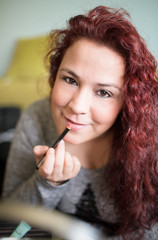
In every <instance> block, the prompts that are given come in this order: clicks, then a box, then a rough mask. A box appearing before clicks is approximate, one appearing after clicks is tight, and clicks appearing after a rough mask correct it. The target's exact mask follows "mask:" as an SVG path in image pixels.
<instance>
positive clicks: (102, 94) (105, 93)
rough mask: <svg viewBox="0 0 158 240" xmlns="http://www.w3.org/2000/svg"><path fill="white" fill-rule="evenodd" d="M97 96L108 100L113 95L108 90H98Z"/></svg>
mask: <svg viewBox="0 0 158 240" xmlns="http://www.w3.org/2000/svg"><path fill="white" fill-rule="evenodd" d="M97 95H99V96H100V97H103V98H108V97H111V96H112V94H111V93H110V92H108V91H106V90H98V91H97Z"/></svg>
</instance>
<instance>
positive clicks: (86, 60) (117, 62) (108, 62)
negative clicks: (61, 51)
mask: <svg viewBox="0 0 158 240" xmlns="http://www.w3.org/2000/svg"><path fill="white" fill-rule="evenodd" d="M60 68H70V69H71V70H73V71H75V73H76V74H77V75H79V76H80V75H81V76H82V75H83V76H86V75H87V77H88V76H90V77H93V78H95V77H97V78H98V79H100V81H104V80H106V79H108V80H109V79H111V80H117V79H119V80H121V81H123V77H124V72H125V62H124V58H123V57H122V56H121V55H120V54H119V53H117V52H115V51H114V50H112V49H110V48H109V47H106V46H103V45H99V44H97V43H95V42H92V41H89V40H85V39H80V40H78V41H76V42H75V43H74V44H73V45H72V46H71V47H69V48H68V49H67V51H66V52H65V55H64V57H63V59H62V62H61V64H60V66H59V69H60ZM120 84H121V83H120Z"/></svg>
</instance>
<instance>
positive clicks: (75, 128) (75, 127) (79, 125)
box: [66, 118, 88, 131]
mask: <svg viewBox="0 0 158 240" xmlns="http://www.w3.org/2000/svg"><path fill="white" fill-rule="evenodd" d="M66 120H67V123H68V124H70V125H71V130H73V131H79V130H81V129H82V128H84V127H85V126H87V125H88V124H83V123H77V122H73V121H71V120H70V119H68V118H66Z"/></svg>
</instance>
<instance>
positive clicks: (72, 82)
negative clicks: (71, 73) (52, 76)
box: [63, 77, 78, 86]
mask: <svg viewBox="0 0 158 240" xmlns="http://www.w3.org/2000/svg"><path fill="white" fill-rule="evenodd" d="M63 79H64V81H65V82H66V83H68V84H72V85H75V86H77V85H78V84H77V82H76V81H75V80H74V79H73V78H71V77H63Z"/></svg>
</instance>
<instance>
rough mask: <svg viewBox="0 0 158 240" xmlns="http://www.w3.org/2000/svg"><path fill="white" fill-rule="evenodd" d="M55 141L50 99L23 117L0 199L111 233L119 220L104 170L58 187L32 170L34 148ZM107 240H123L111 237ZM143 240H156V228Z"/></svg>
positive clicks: (89, 171)
mask: <svg viewBox="0 0 158 240" xmlns="http://www.w3.org/2000/svg"><path fill="white" fill-rule="evenodd" d="M56 137H57V132H56V129H55V126H54V123H53V119H52V115H51V107H50V102H49V99H43V100H40V101H38V102H36V103H34V104H32V105H31V106H30V107H28V108H27V109H26V110H25V111H24V112H23V113H22V116H21V118H20V120H19V122H18V125H17V127H16V131H15V136H14V140H13V143H12V146H11V150H10V154H9V158H8V161H7V167H6V174H5V181H4V189H3V197H9V198H11V199H14V200H18V201H25V202H27V203H33V204H41V205H43V206H45V207H49V208H51V209H55V208H56V209H58V210H60V211H62V212H64V213H67V214H71V215H75V216H77V217H78V218H81V219H83V220H84V221H87V222H90V223H91V224H93V225H94V224H95V226H96V225H97V227H98V226H100V227H101V228H102V229H104V230H106V231H107V232H108V231H112V230H113V227H115V223H116V222H117V221H119V216H118V215H117V214H116V206H115V204H114V202H113V201H112V199H110V197H109V191H108V188H107V187H106V184H105V183H104V184H103V183H102V181H103V180H102V179H103V174H106V168H105V167H103V168H100V169H93V170H92V169H84V168H81V170H80V172H79V174H78V175H77V176H76V177H75V178H72V179H71V180H69V181H68V182H67V183H65V184H63V185H60V186H53V185H52V184H50V183H49V182H48V181H46V180H44V179H42V178H41V177H40V176H39V174H38V171H37V170H35V167H36V163H35V158H34V155H33V147H34V146H35V145H48V146H51V145H52V143H53V142H54V140H56ZM103 186H104V187H103ZM107 239H110V240H120V239H122V238H121V237H120V236H115V237H114V236H113V237H107ZM143 239H144V240H148V239H150V240H151V239H152V240H157V239H158V224H156V225H155V226H153V228H152V230H151V231H147V232H146V235H145V237H144V238H143Z"/></svg>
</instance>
